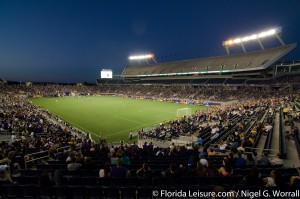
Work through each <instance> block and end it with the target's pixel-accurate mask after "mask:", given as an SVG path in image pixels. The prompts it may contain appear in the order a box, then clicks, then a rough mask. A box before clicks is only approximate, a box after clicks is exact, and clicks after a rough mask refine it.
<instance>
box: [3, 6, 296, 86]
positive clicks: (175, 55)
mask: <svg viewBox="0 0 300 199" xmlns="http://www.w3.org/2000/svg"><path fill="white" fill-rule="evenodd" d="M299 13H300V1H299V0H205V1H204V0H139V1H138V0H98V1H96V0H78V1H76V0H69V1H67V0H26V1H25V0H19V1H16V0H0V77H3V78H5V79H7V80H16V81H54V82H83V81H87V82H94V81H95V79H96V78H97V77H98V75H99V71H100V69H102V68H105V69H106V68H111V69H113V71H114V73H115V74H120V73H121V72H122V69H123V68H124V67H125V65H126V64H128V63H129V62H128V60H127V58H128V56H129V55H132V54H138V53H148V52H151V53H154V54H155V55H156V57H157V61H158V62H164V61H170V60H181V59H190V58H196V57H206V56H217V55H224V54H226V51H225V49H224V48H223V47H222V41H223V40H226V39H228V38H230V37H234V36H243V35H248V34H251V33H256V32H258V31H261V30H266V29H268V28H272V27H276V26H281V27H282V29H283V33H282V38H283V40H284V41H285V42H286V43H295V42H297V43H298V44H299V43H300V14H299ZM249 45H250V46H251V44H249ZM252 45H257V44H252ZM266 45H270V46H276V45H279V43H278V42H277V41H276V40H275V39H268V41H266ZM236 50H237V49H236ZM288 58H290V59H300V50H299V47H298V48H297V49H296V50H295V51H294V52H293V53H291V54H290V56H289V57H288Z"/></svg>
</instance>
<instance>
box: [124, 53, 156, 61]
mask: <svg viewBox="0 0 300 199" xmlns="http://www.w3.org/2000/svg"><path fill="white" fill-rule="evenodd" d="M153 57H154V55H153V54H148V55H135V56H130V57H129V58H128V59H129V60H142V59H152V58H153Z"/></svg>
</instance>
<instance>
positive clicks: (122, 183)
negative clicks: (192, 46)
mask: <svg viewBox="0 0 300 199" xmlns="http://www.w3.org/2000/svg"><path fill="white" fill-rule="evenodd" d="M282 31H284V29H283V28H281V27H275V28H272V29H267V30H263V31H258V32H256V33H254V34H249V35H242V36H240V37H235V38H231V39H228V40H225V41H223V43H222V47H223V48H224V52H226V53H225V54H222V55H215V56H208V57H198V58H193V59H177V60H172V61H165V62H158V61H157V59H156V55H155V53H151V54H139V55H134V56H130V57H129V60H130V64H128V65H126V66H123V70H122V73H121V74H120V75H115V74H114V70H113V69H109V68H102V69H101V70H100V74H99V76H98V77H97V78H96V79H94V80H93V81H94V82H95V83H86V82H85V83H78V82H77V83H51V82H34V81H32V82H28V81H26V82H25V81H24V82H23V81H15V80H8V79H4V78H1V79H0V102H1V103H0V140H1V145H0V184H1V186H0V198H45V199H46V198H47V199H48V198H98V199H99V198H101V199H102V198H115V199H121V198H122V199H123V198H128V199H139V198H145V199H146V198H148V199H154V198H207V199H210V198H228V199H229V198H251V199H252V198H299V197H300V137H299V127H300V95H299V91H300V61H299V60H297V58H298V57H296V58H294V59H291V60H290V59H287V58H286V57H287V56H289V55H290V54H291V53H292V52H294V51H299V49H298V48H297V44H296V43H290V44H287V43H285V42H284V41H283V39H282V37H281V33H282ZM233 34H234V33H233ZM267 39H268V40H272V42H273V43H276V44H275V45H273V46H272V47H267V46H268V45H266V44H265V42H264V41H265V40H267ZM220 43H221V42H220ZM248 44H257V46H258V47H259V48H258V49H255V50H253V49H251V48H248ZM234 48H238V49H239V51H238V53H235V52H233V51H232V49H234ZM216 54H217V53H216ZM0 75H1V74H0Z"/></svg>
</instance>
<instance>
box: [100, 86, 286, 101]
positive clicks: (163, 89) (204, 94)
mask: <svg viewBox="0 0 300 199" xmlns="http://www.w3.org/2000/svg"><path fill="white" fill-rule="evenodd" d="M99 89H100V92H101V93H107V94H119V95H126V96H131V97H143V98H155V99H163V100H164V99H166V100H168V99H188V100H199V101H203V102H207V101H224V102H226V101H232V100H249V99H265V98H269V97H280V96H282V95H283V94H285V95H288V94H289V93H288V91H285V90H279V89H276V88H268V87H238V88H236V87H227V86H201V87H196V86H188V85H169V86H166V85H105V84H103V85H100V86H99Z"/></svg>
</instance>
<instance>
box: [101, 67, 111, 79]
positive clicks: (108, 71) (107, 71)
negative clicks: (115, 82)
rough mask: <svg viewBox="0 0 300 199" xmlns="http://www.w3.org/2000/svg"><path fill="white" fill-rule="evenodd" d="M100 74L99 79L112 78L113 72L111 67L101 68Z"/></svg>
mask: <svg viewBox="0 0 300 199" xmlns="http://www.w3.org/2000/svg"><path fill="white" fill-rule="evenodd" d="M100 76H101V79H112V78H113V72H112V70H111V69H102V70H101V74H100Z"/></svg>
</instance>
